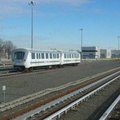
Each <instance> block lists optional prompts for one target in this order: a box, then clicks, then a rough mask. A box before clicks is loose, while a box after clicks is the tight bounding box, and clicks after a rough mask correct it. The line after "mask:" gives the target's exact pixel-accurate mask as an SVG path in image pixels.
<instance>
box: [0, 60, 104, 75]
mask: <svg viewBox="0 0 120 120" xmlns="http://www.w3.org/2000/svg"><path fill="white" fill-rule="evenodd" d="M100 62H102V61H100ZM105 62H106V61H105ZM88 64H99V62H84V63H80V64H79V65H78V66H64V68H71V67H79V66H81V65H88ZM55 69H63V67H62V68H52V69H43V68H42V69H34V70H33V71H29V72H27V71H23V72H17V71H16V70H15V69H13V68H12V67H10V68H9V67H5V68H1V69H0V77H7V76H16V75H24V74H30V73H39V72H44V71H50V70H55Z"/></svg>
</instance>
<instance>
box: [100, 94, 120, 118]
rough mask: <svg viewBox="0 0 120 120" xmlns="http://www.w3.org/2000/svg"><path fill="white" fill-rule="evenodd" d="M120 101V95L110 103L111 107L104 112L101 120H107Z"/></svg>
mask: <svg viewBox="0 0 120 120" xmlns="http://www.w3.org/2000/svg"><path fill="white" fill-rule="evenodd" d="M119 101H120V95H119V96H118V97H117V98H116V99H115V101H114V102H113V103H112V104H111V105H110V107H109V108H108V109H107V110H106V111H105V112H104V114H103V115H102V116H101V117H100V119H99V120H106V118H107V117H108V116H109V114H110V113H111V111H112V110H113V109H114V107H115V106H116V105H117V103H118V102H119Z"/></svg>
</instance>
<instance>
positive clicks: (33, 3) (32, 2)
mask: <svg viewBox="0 0 120 120" xmlns="http://www.w3.org/2000/svg"><path fill="white" fill-rule="evenodd" d="M28 4H29V5H31V49H33V5H36V3H35V2H34V1H31V2H30V3H28Z"/></svg>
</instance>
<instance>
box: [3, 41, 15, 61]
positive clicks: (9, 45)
mask: <svg viewBox="0 0 120 120" xmlns="http://www.w3.org/2000/svg"><path fill="white" fill-rule="evenodd" d="M15 48H16V46H14V45H13V43H12V42H11V41H6V42H5V53H7V54H8V59H10V55H11V51H12V50H13V49H15Z"/></svg>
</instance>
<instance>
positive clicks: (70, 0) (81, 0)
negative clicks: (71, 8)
mask: <svg viewBox="0 0 120 120" xmlns="http://www.w3.org/2000/svg"><path fill="white" fill-rule="evenodd" d="M40 2H42V3H65V4H68V5H75V6H76V5H77V6H78V5H82V4H87V3H89V2H91V0H40Z"/></svg>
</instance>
